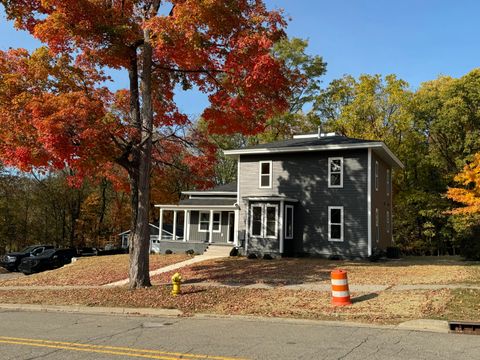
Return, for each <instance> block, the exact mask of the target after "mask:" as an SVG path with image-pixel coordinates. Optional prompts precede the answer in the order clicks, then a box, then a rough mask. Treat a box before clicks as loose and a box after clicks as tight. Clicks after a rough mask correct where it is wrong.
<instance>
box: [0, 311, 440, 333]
mask: <svg viewBox="0 0 480 360" xmlns="http://www.w3.org/2000/svg"><path fill="white" fill-rule="evenodd" d="M0 310H10V311H31V312H63V313H75V314H87V315H88V314H92V315H124V316H155V317H182V316H189V317H190V318H194V319H198V320H202V319H223V320H243V321H263V322H271V323H288V324H291V325H304V324H306V325H315V324H317V325H323V326H335V327H349V328H351V327H355V328H367V329H385V330H403V331H422V332H434V333H448V332H449V328H448V322H447V321H443V320H432V319H417V320H409V321H405V322H403V323H400V324H398V325H381V324H367V323H359V322H352V321H333V320H312V319H295V318H275V317H264V316H253V315H221V314H208V313H197V314H191V315H190V314H188V315H187V314H184V313H183V312H182V311H180V310H177V309H153V308H117V307H90V306H66V305H63V306H62V305H32V304H0Z"/></svg>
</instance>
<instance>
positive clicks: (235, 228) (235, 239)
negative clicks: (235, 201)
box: [233, 209, 240, 246]
mask: <svg viewBox="0 0 480 360" xmlns="http://www.w3.org/2000/svg"><path fill="white" fill-rule="evenodd" d="M234 215H235V216H234V219H235V220H234V221H235V222H234V224H233V245H235V246H238V223H239V221H240V210H238V209H236V210H235V212H234Z"/></svg>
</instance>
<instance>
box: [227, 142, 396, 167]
mask: <svg viewBox="0 0 480 360" xmlns="http://www.w3.org/2000/svg"><path fill="white" fill-rule="evenodd" d="M368 148H373V149H375V148H381V149H382V150H384V151H385V153H386V154H387V155H388V156H389V157H390V159H391V160H392V165H394V166H397V167H399V168H401V169H403V168H404V165H403V163H402V162H401V161H400V160H399V159H398V158H397V157H396V156H395V155H394V154H393V153H392V152H391V151H390V149H389V148H388V147H387V146H386V145H385V144H384V143H383V142H367V143H358V144H329V145H315V146H295V147H284V148H282V147H280V148H256V149H234V150H224V151H223V153H224V155H225V156H227V157H232V158H238V157H239V156H240V155H262V154H283V153H292V152H306V151H328V150H351V149H368Z"/></svg>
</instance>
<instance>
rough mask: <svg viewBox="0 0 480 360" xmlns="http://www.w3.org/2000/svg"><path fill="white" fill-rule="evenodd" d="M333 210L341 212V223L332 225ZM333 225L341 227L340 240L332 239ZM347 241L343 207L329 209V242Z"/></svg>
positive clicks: (330, 207)
mask: <svg viewBox="0 0 480 360" xmlns="http://www.w3.org/2000/svg"><path fill="white" fill-rule="evenodd" d="M332 210H340V220H341V222H340V223H332V212H331V211H332ZM332 225H340V239H332ZM344 240H345V218H344V207H343V206H329V207H328V241H331V242H343V241H344Z"/></svg>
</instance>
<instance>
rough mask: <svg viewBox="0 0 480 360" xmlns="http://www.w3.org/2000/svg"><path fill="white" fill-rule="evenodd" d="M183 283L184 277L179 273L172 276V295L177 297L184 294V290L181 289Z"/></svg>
mask: <svg viewBox="0 0 480 360" xmlns="http://www.w3.org/2000/svg"><path fill="white" fill-rule="evenodd" d="M181 282H182V275H180V274H179V273H175V274H173V276H172V285H173V288H172V295H173V296H177V295H178V294H180V293H181V292H182V289H181V288H180V284H181Z"/></svg>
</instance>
